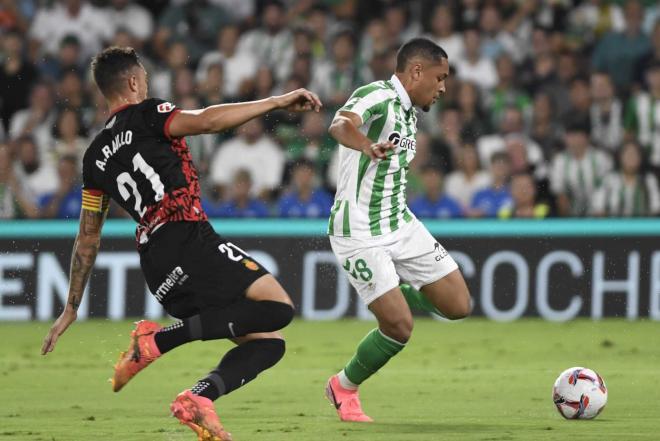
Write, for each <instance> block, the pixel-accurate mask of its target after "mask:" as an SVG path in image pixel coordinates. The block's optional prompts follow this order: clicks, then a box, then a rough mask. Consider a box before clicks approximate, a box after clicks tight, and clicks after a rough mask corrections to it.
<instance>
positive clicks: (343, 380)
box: [337, 369, 358, 390]
mask: <svg viewBox="0 0 660 441" xmlns="http://www.w3.org/2000/svg"><path fill="white" fill-rule="evenodd" d="M337 378H338V379H339V384H341V387H343V388H344V389H348V390H357V388H358V385H357V384H355V383H353V382H352V381H351V380H349V379H348V377H347V376H346V374H345V373H344V370H343V369H342V370H341V371H340V372H339V373H338V374H337Z"/></svg>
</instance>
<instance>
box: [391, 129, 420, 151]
mask: <svg viewBox="0 0 660 441" xmlns="http://www.w3.org/2000/svg"><path fill="white" fill-rule="evenodd" d="M387 139H388V141H390V142H391V143H392V144H394V146H395V147H401V148H402V149H406V150H411V151H413V152H414V151H415V147H416V145H417V143H416V141H415V138H409V137H405V138H404V137H402V136H401V133H399V132H397V131H394V132H392V133H390V136H388V137H387Z"/></svg>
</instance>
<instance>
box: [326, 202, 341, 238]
mask: <svg viewBox="0 0 660 441" xmlns="http://www.w3.org/2000/svg"><path fill="white" fill-rule="evenodd" d="M340 205H341V201H340V200H336V201H335V204H334V205H333V206H332V210H330V221H329V222H328V234H330V235H334V234H335V215H336V214H337V210H339V206H340Z"/></svg>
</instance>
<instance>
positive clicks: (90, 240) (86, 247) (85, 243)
mask: <svg viewBox="0 0 660 441" xmlns="http://www.w3.org/2000/svg"><path fill="white" fill-rule="evenodd" d="M104 218H105V213H104V212H98V211H90V210H85V209H82V210H81V211H80V231H79V232H78V236H77V237H76V241H75V243H74V245H73V253H72V256H71V270H70V272H69V299H68V301H67V308H69V307H70V308H72V309H73V310H77V309H78V307H79V306H80V303H81V302H82V296H83V293H84V291H85V286H86V285H87V281H88V280H89V276H90V274H91V272H92V267H93V266H94V261H95V260H96V255H97V254H98V251H99V247H100V245H101V228H102V226H103V220H104Z"/></svg>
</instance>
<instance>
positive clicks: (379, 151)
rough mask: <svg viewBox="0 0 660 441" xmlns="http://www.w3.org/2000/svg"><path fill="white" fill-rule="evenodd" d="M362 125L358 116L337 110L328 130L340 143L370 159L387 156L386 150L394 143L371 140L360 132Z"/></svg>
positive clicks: (392, 146)
mask: <svg viewBox="0 0 660 441" xmlns="http://www.w3.org/2000/svg"><path fill="white" fill-rule="evenodd" d="M361 125H362V119H361V118H360V116H359V115H358V114H356V113H353V112H347V111H342V112H338V113H337V115H336V116H335V119H334V120H333V121H332V124H330V127H329V128H328V132H329V133H330V136H332V137H333V138H334V139H335V140H336V141H337V142H338V143H340V144H341V145H343V146H345V147H348V148H351V149H353V150H357V151H359V152H362V153H364V154H365V155H367V156H369V157H370V158H371V159H383V158H385V157H387V151H388V150H392V149H393V148H394V144H392V143H391V142H389V141H386V142H376V143H374V142H372V141H371V139H369V138H368V137H367V136H365V135H364V134H363V133H362V132H360V130H359V128H360V126H361Z"/></svg>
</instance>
